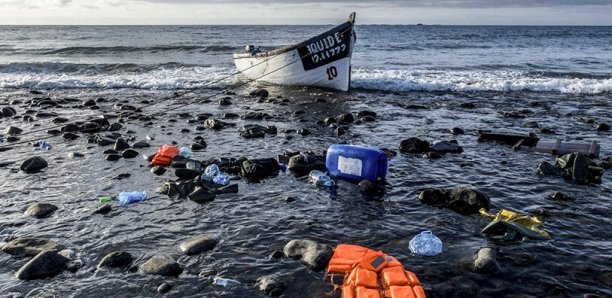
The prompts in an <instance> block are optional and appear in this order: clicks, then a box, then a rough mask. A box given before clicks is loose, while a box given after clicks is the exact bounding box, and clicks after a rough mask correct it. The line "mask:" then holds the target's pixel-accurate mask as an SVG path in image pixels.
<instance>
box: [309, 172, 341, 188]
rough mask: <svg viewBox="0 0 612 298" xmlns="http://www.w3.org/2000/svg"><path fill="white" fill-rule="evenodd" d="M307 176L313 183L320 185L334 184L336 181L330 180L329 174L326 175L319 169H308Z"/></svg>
mask: <svg viewBox="0 0 612 298" xmlns="http://www.w3.org/2000/svg"><path fill="white" fill-rule="evenodd" d="M308 178H309V179H310V182H312V183H314V184H315V185H322V186H328V187H330V186H334V185H336V182H334V180H332V179H331V178H330V177H329V176H327V175H326V174H325V173H323V172H321V171H317V170H312V171H310V174H308Z"/></svg>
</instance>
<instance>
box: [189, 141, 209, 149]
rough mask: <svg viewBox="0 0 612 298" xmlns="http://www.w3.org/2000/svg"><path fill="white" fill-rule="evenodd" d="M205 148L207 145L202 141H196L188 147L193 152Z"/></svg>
mask: <svg viewBox="0 0 612 298" xmlns="http://www.w3.org/2000/svg"><path fill="white" fill-rule="evenodd" d="M207 146H208V144H206V142H205V141H204V140H196V141H195V142H193V143H192V144H191V146H189V148H191V150H193V151H198V150H204V149H206V147H207Z"/></svg>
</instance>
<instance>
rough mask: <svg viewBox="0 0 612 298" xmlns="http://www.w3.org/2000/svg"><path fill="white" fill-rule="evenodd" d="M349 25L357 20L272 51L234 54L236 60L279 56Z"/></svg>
mask: <svg viewBox="0 0 612 298" xmlns="http://www.w3.org/2000/svg"><path fill="white" fill-rule="evenodd" d="M347 25H348V26H349V28H352V27H354V26H355V22H354V21H352V20H348V21H346V22H344V23H342V24H340V25H338V26H336V27H334V28H332V29H329V30H327V31H325V32H323V33H321V34H319V35H316V36H314V37H311V38H309V39H307V40H305V41H302V42H300V43H296V44H294V45H290V46H285V47H282V48H278V49H274V50H270V51H266V52H261V53H257V54H255V55H251V54H250V53H235V54H234V60H236V59H245V58H268V57H270V56H277V55H280V54H283V53H286V52H289V51H292V50H295V49H297V48H300V47H303V46H305V45H307V44H309V43H311V42H312V41H313V40H318V39H320V38H321V37H323V36H324V35H328V34H329V33H330V32H333V31H337V30H338V28H340V27H343V26H347ZM347 29H348V28H347Z"/></svg>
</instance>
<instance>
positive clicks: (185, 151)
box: [179, 147, 191, 158]
mask: <svg viewBox="0 0 612 298" xmlns="http://www.w3.org/2000/svg"><path fill="white" fill-rule="evenodd" d="M179 155H180V156H182V157H184V158H190V157H191V150H189V148H187V147H181V149H179Z"/></svg>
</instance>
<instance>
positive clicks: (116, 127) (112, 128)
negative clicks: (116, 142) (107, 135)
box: [108, 123, 123, 131]
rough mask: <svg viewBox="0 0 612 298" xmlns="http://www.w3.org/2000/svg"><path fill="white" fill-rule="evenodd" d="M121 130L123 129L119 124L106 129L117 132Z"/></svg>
mask: <svg viewBox="0 0 612 298" xmlns="http://www.w3.org/2000/svg"><path fill="white" fill-rule="evenodd" d="M122 128H123V125H121V123H113V124H111V125H110V126H109V127H108V131H118V130H120V129H122Z"/></svg>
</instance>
